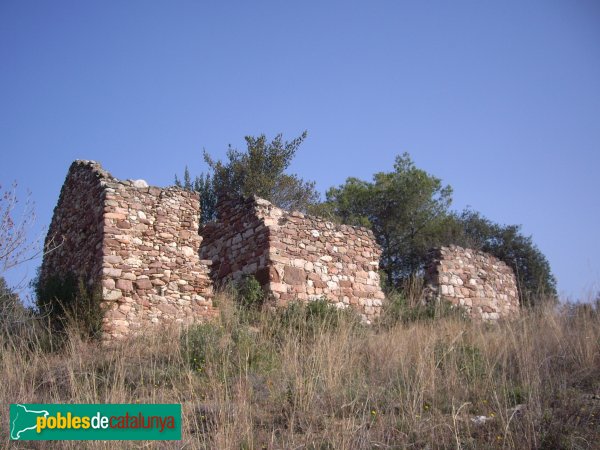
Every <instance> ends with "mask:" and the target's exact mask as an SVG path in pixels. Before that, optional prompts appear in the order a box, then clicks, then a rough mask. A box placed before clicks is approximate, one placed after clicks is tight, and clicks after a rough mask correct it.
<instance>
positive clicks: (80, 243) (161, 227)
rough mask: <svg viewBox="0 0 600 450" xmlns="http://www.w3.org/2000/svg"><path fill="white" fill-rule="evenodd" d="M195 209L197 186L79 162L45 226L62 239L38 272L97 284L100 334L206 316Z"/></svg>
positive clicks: (207, 296)
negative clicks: (133, 177) (158, 182)
mask: <svg viewBox="0 0 600 450" xmlns="http://www.w3.org/2000/svg"><path fill="white" fill-rule="evenodd" d="M199 211H200V208H199V199H198V195H197V194H195V193H192V192H187V191H184V190H182V189H179V188H168V189H160V188H157V187H149V186H148V185H147V184H145V182H131V181H119V180H117V179H115V178H113V177H112V176H111V175H110V174H109V173H108V172H106V171H104V170H103V169H102V168H101V167H100V165H99V164H97V163H94V162H93V161H76V162H74V163H73V164H72V165H71V168H70V169H69V173H68V175H67V179H66V181H65V185H64V187H63V190H62V192H61V196H60V199H59V202H58V205H57V207H56V209H55V212H54V217H53V220H52V224H51V227H50V230H49V232H48V239H51V237H52V236H55V240H57V241H62V240H63V239H64V244H63V246H61V247H59V249H58V250H57V251H54V252H51V253H50V254H49V255H48V256H47V257H46V258H45V259H44V264H43V267H42V279H44V278H46V277H48V276H50V275H52V274H55V275H59V276H64V275H65V274H66V273H68V272H73V273H75V274H76V275H78V276H82V277H84V279H86V280H87V281H88V284H89V285H94V284H97V283H100V285H101V286H102V298H103V301H102V307H103V308H104V309H105V310H106V313H105V317H104V319H103V330H102V331H103V337H104V338H105V339H111V338H120V337H124V336H126V335H128V334H130V333H131V332H135V331H137V330H140V329H141V328H143V327H144V326H145V325H149V324H167V323H173V322H174V323H190V322H193V321H195V320H198V319H204V318H209V317H211V316H213V315H214V314H215V313H216V310H215V309H214V308H213V307H212V299H211V293H212V284H211V281H210V279H209V276H208V267H207V262H206V261H200V258H199V246H200V243H201V241H202V238H201V237H200V236H199V235H198V217H199ZM48 242H49V241H48Z"/></svg>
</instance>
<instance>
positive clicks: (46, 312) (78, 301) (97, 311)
mask: <svg viewBox="0 0 600 450" xmlns="http://www.w3.org/2000/svg"><path fill="white" fill-rule="evenodd" d="M34 287H35V290H36V294H37V299H36V306H37V309H38V312H39V314H40V316H41V317H42V318H45V319H47V320H48V322H49V324H50V328H51V329H52V330H53V331H54V332H58V333H63V332H64V331H65V330H66V329H67V328H68V327H69V326H74V327H75V328H76V329H77V330H78V331H79V333H80V335H81V336H82V337H98V335H99V333H100V331H101V329H102V318H103V317H104V312H103V311H102V291H101V289H100V287H99V286H87V285H86V283H85V282H84V281H83V279H81V278H80V277H76V276H75V275H74V274H72V273H68V274H67V275H65V276H64V277H60V276H52V277H49V278H48V279H47V280H44V282H42V281H40V280H39V279H38V281H37V282H36V283H34Z"/></svg>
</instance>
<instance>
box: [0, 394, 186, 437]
mask: <svg viewBox="0 0 600 450" xmlns="http://www.w3.org/2000/svg"><path fill="white" fill-rule="evenodd" d="M10 438H11V439H12V440H32V441H34V440H35V441H50V440H180V439H181V405H173V404H159V405H153V404H85V405H53V404H19V403H17V404H11V405H10Z"/></svg>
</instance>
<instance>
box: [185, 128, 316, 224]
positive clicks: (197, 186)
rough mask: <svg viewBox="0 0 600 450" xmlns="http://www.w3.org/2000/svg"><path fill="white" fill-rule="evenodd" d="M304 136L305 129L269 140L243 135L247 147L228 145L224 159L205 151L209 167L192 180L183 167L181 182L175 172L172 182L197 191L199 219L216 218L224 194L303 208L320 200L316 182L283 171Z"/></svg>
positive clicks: (290, 208) (262, 135)
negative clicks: (292, 136)
mask: <svg viewBox="0 0 600 450" xmlns="http://www.w3.org/2000/svg"><path fill="white" fill-rule="evenodd" d="M306 136H307V133H306V131H305V132H304V133H302V134H301V135H300V136H299V137H297V138H296V139H293V140H292V141H289V142H288V141H284V140H283V136H282V135H281V134H278V135H277V136H275V138H274V139H273V140H271V141H268V140H267V138H266V136H265V135H264V134H261V135H260V136H258V137H253V136H246V137H245V140H246V150H245V151H240V150H237V149H235V148H233V147H231V145H230V146H229V148H228V150H227V160H226V161H225V162H222V161H218V160H215V159H213V158H212V157H211V156H210V155H209V154H208V153H207V152H206V151H205V152H204V161H205V162H206V164H207V166H208V168H209V171H208V172H206V173H202V174H201V175H200V176H197V177H195V178H194V180H193V181H192V179H191V177H190V175H189V171H188V170H187V167H186V169H185V172H184V176H183V182H182V181H181V180H180V179H179V178H178V177H177V176H175V184H176V185H177V186H180V187H183V188H184V189H189V190H194V191H197V192H199V193H200V203H201V208H202V215H201V223H206V222H209V221H211V220H214V219H215V218H216V210H215V207H216V203H217V198H218V196H219V195H223V194H227V195H230V196H249V195H257V196H258V197H261V198H264V199H266V200H269V201H270V202H272V203H273V204H275V205H276V206H278V207H280V208H283V209H286V210H298V211H303V212H306V211H307V210H308V209H309V208H310V207H311V205H314V204H315V203H317V202H318V201H319V194H318V192H317V191H316V189H315V183H314V182H311V181H304V180H302V179H301V178H300V177H299V176H298V175H296V174H288V173H286V171H287V169H288V168H289V166H290V164H291V162H292V160H293V158H294V156H295V154H296V151H297V150H298V148H299V147H300V145H301V144H302V142H303V141H304V140H305V139H306Z"/></svg>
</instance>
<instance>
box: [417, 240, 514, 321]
mask: <svg viewBox="0 0 600 450" xmlns="http://www.w3.org/2000/svg"><path fill="white" fill-rule="evenodd" d="M430 261H431V262H430V264H429V266H428V268H427V270H426V282H427V285H428V287H427V291H428V292H429V294H428V298H427V300H428V301H439V300H442V301H448V302H450V303H451V304H453V305H455V306H460V307H462V308H463V309H464V310H465V311H466V313H467V315H468V316H469V317H471V318H473V319H478V320H481V319H482V320H498V319H500V318H509V317H512V316H515V315H517V314H518V313H519V294H518V290H517V282H516V278H515V276H514V273H513V271H512V269H511V268H510V267H509V266H508V265H506V264H505V263H504V262H502V261H500V260H499V259H497V258H495V257H494V256H492V255H489V254H487V253H484V252H480V251H474V250H469V249H464V248H462V247H458V246H450V247H442V248H439V249H435V250H433V251H432V252H431V260H430Z"/></svg>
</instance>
